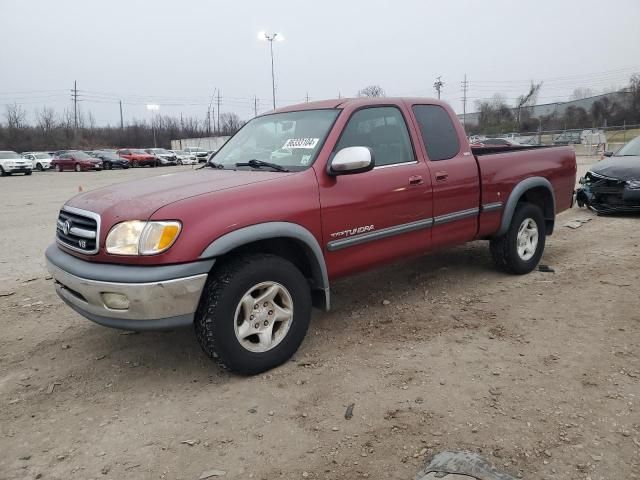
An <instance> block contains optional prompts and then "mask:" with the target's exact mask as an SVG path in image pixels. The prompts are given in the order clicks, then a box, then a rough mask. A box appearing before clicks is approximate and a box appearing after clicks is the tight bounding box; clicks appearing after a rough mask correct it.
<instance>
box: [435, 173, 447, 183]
mask: <svg viewBox="0 0 640 480" xmlns="http://www.w3.org/2000/svg"><path fill="white" fill-rule="evenodd" d="M447 178H449V172H436V182H444V181H445V180H446V179H447Z"/></svg>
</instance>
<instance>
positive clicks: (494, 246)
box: [489, 203, 546, 275]
mask: <svg viewBox="0 0 640 480" xmlns="http://www.w3.org/2000/svg"><path fill="white" fill-rule="evenodd" d="M526 219H531V220H533V222H534V223H535V226H536V228H537V229H538V243H537V245H536V248H535V252H534V254H533V256H532V257H531V258H529V259H527V260H524V259H523V258H522V257H520V255H519V254H518V230H519V228H520V226H521V225H522V224H523V222H524V221H525V220H526ZM545 239H546V225H545V222H544V215H543V214H542V210H541V209H540V207H538V206H537V205H533V204H530V203H521V204H518V206H517V207H516V210H515V212H514V213H513V217H512V219H511V224H510V225H509V229H508V230H507V233H505V234H504V235H502V236H501V237H498V238H494V239H492V240H491V243H490V247H489V248H490V250H491V256H492V257H493V262H494V263H495V265H496V267H497V268H498V270H501V271H503V272H507V273H513V274H516V275H523V274H525V273H529V272H531V271H532V270H534V269H535V268H536V266H537V265H538V262H540V258H541V257H542V253H543V252H544V245H545Z"/></svg>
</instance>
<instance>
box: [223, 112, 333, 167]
mask: <svg viewBox="0 0 640 480" xmlns="http://www.w3.org/2000/svg"><path fill="white" fill-rule="evenodd" d="M338 113H339V110H335V109H331V110H304V111H300V112H285V113H274V114H272V115H265V116H263V117H258V118H255V119H253V120H251V121H250V122H249V123H247V124H246V125H245V126H244V127H242V129H241V130H240V131H239V132H238V133H236V134H235V135H234V136H233V137H232V138H231V139H230V140H229V141H228V142H227V143H225V144H224V146H223V147H222V148H221V149H220V150H218V153H217V154H216V155H215V157H214V158H213V160H214V161H215V162H216V163H217V164H220V165H222V166H224V167H234V166H235V164H236V163H238V162H247V161H249V160H262V161H264V162H271V163H275V164H277V165H279V166H281V167H284V168H286V169H287V170H303V169H305V168H307V167H308V166H309V165H311V164H312V163H313V161H314V160H315V158H316V155H317V153H318V151H319V150H320V147H321V146H322V143H323V142H324V139H325V137H326V136H327V134H328V133H329V130H330V129H331V126H332V125H333V122H334V121H335V119H336V117H337V116H338Z"/></svg>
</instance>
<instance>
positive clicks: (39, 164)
mask: <svg viewBox="0 0 640 480" xmlns="http://www.w3.org/2000/svg"><path fill="white" fill-rule="evenodd" d="M36 170H38V171H39V172H41V171H43V170H44V168H42V164H41V163H38V164H36Z"/></svg>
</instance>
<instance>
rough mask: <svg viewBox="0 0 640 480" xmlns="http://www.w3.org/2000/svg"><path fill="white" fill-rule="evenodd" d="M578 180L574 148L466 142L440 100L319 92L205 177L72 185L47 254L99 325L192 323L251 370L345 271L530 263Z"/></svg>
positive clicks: (509, 268) (259, 130)
mask: <svg viewBox="0 0 640 480" xmlns="http://www.w3.org/2000/svg"><path fill="white" fill-rule="evenodd" d="M575 177H576V159H575V153H574V151H573V149H572V148H571V147H532V146H509V147H501V148H492V147H488V146H485V147H478V148H475V147H470V146H469V143H468V142H467V139H466V136H465V132H464V129H463V127H462V125H461V124H460V122H459V121H458V119H457V117H456V115H455V114H454V112H453V110H452V109H451V108H450V107H449V106H448V105H447V104H445V103H443V102H441V101H438V100H431V99H422V98H398V99H393V98H376V99H362V98H358V99H337V100H327V101H321V102H310V103H304V104H301V105H294V106H289V107H285V108H280V109H277V110H274V111H272V112H270V113H267V114H264V115H261V116H259V117H257V118H254V119H253V120H251V121H249V122H248V123H247V124H246V125H245V126H244V127H243V128H242V129H241V130H240V131H239V132H238V133H236V134H235V135H234V136H233V137H232V138H231V139H230V140H229V141H228V142H227V143H226V144H225V145H224V146H223V147H222V148H221V149H220V150H219V151H218V152H217V153H216V155H215V156H213V157H212V158H211V159H210V160H209V161H208V162H207V163H206V164H205V166H203V168H201V169H198V170H194V171H188V172H182V173H170V174H166V175H160V176H157V177H154V178H145V179H143V180H137V181H132V182H128V183H122V184H118V185H112V186H109V187H105V188H100V189H97V190H93V191H89V192H84V193H80V194H79V195H76V196H75V197H73V198H71V199H70V200H69V201H68V202H67V203H65V204H64V206H63V207H62V209H61V210H60V213H59V216H58V219H57V228H56V238H55V243H54V244H52V245H51V246H50V247H49V248H48V249H47V251H46V260H47V265H48V269H49V271H50V272H51V274H52V276H53V278H54V280H55V287H56V290H57V292H58V294H59V296H60V297H61V298H62V300H64V301H65V302H66V303H67V304H68V305H69V306H70V307H71V308H72V309H74V310H75V311H76V312H78V313H79V314H81V315H83V316H84V317H86V318H88V319H89V320H92V321H94V322H96V323H98V324H101V325H104V326H107V327H114V328H122V329H129V330H135V331H141V330H154V329H173V328H176V327H183V326H185V327H186V326H188V327H191V328H193V329H194V330H195V335H196V337H197V340H198V342H199V343H200V345H201V347H202V349H203V350H204V352H205V353H206V354H207V355H209V356H210V357H212V358H215V359H216V360H217V361H218V362H220V363H221V364H222V365H223V366H225V367H227V368H229V369H231V370H233V371H235V372H238V373H240V374H255V373H259V372H263V371H265V370H268V369H270V368H273V367H275V366H277V365H279V364H281V363H283V362H285V361H286V360H287V359H288V358H290V357H291V356H292V355H293V353H294V352H295V351H296V350H297V348H298V347H299V346H300V344H301V342H302V341H303V339H304V337H305V334H306V332H307V328H308V326H309V321H310V317H311V310H312V307H317V308H319V309H323V310H328V309H329V307H330V304H331V301H330V298H331V296H330V285H331V282H332V281H334V280H335V279H337V278H340V277H346V276H348V275H353V274H356V273H359V272H363V271H365V270H369V269H372V268H376V267H379V266H381V265H384V264H388V263H391V262H395V261H398V260H403V259H407V258H411V257H417V256H420V255H424V254H426V253H428V252H430V251H433V250H436V249H441V248H444V247H451V246H454V245H459V244H462V243H465V242H469V241H472V240H487V241H488V243H489V250H490V252H491V256H492V257H493V260H494V262H495V265H496V266H497V268H499V269H500V270H503V271H505V272H508V273H512V274H526V273H528V272H531V271H532V270H533V269H534V268H535V267H536V265H537V264H538V262H539V260H540V257H541V256H542V253H543V250H544V246H545V241H546V239H547V237H548V236H549V235H551V234H552V233H553V230H554V224H555V217H556V215H557V214H558V213H559V212H561V211H563V210H565V209H568V208H570V207H571V206H572V203H573V190H574V185H575Z"/></svg>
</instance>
